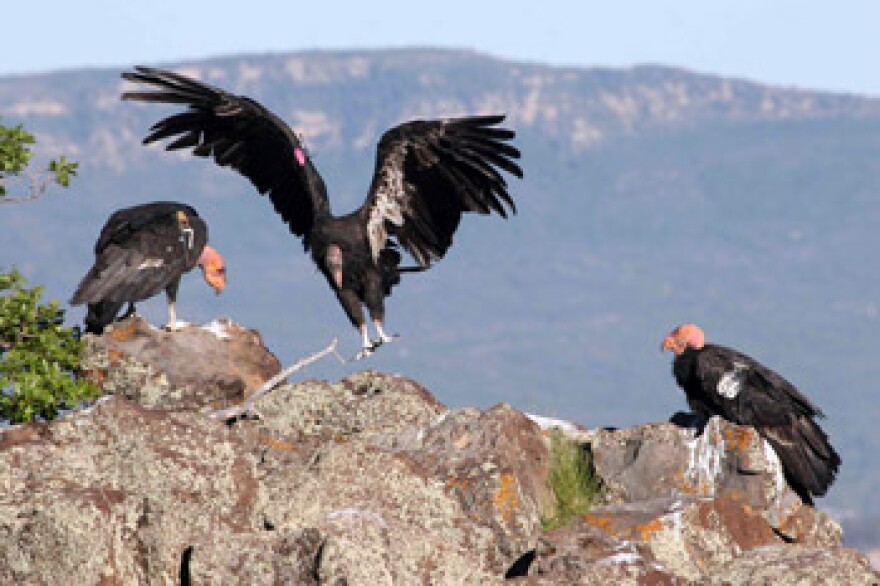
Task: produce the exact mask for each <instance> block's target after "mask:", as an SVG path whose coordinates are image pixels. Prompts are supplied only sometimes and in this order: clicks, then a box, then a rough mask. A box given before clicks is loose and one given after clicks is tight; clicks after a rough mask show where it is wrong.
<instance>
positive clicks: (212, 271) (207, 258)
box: [198, 245, 226, 295]
mask: <svg viewBox="0 0 880 586" xmlns="http://www.w3.org/2000/svg"><path fill="white" fill-rule="evenodd" d="M198 264H199V266H200V267H202V275H203V276H204V277H205V282H206V283H207V284H208V285H210V286H211V288H212V289H214V292H215V293H216V294H217V295H220V293H221V292H222V291H223V289H225V288H226V263H225V262H224V261H223V257H222V256H221V255H220V253H219V252H217V251H216V250H214V249H213V248H211V247H210V246H207V245H206V246H205V248H204V249H203V250H202V254H201V256H200V257H199V262H198Z"/></svg>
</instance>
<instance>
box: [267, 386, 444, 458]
mask: <svg viewBox="0 0 880 586" xmlns="http://www.w3.org/2000/svg"><path fill="white" fill-rule="evenodd" d="M255 408H256V410H257V411H258V412H259V413H260V414H261V415H262V418H261V421H260V424H259V427H260V428H262V429H265V430H266V431H267V432H268V433H271V434H273V435H275V436H276V437H282V438H284V439H286V440H304V439H311V440H320V441H326V440H331V439H334V438H343V437H348V436H352V435H363V436H366V435H381V434H395V433H397V432H399V431H403V430H406V429H419V428H422V427H426V426H427V425H429V424H430V423H431V422H432V421H434V420H435V419H436V418H437V417H438V416H440V415H442V414H443V413H445V412H447V411H448V409H447V408H446V407H445V406H444V405H442V404H440V403H439V402H438V401H437V400H436V399H435V398H434V397H433V395H431V393H429V392H428V391H427V390H425V389H424V388H423V387H422V386H421V385H419V384H418V383H416V382H415V381H413V380H411V379H408V378H405V377H402V376H394V375H389V374H383V373H378V372H375V371H364V372H359V373H357V374H354V375H352V376H349V377H347V378H344V379H342V380H341V381H339V382H338V383H335V384H331V383H328V382H325V381H314V380H309V381H304V382H299V383H296V384H285V385H281V386H279V387H277V388H275V389H274V390H273V391H272V392H270V393H268V394H266V395H264V396H263V397H261V398H260V399H259V400H258V401H257V402H256V405H255Z"/></svg>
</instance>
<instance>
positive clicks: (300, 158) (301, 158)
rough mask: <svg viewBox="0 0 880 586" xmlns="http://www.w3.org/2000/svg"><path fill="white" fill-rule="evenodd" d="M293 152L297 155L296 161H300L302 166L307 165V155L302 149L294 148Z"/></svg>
mask: <svg viewBox="0 0 880 586" xmlns="http://www.w3.org/2000/svg"><path fill="white" fill-rule="evenodd" d="M293 154H294V156H295V157H296V162H297V163H299V166H300V167H305V166H306V155H305V153H303V152H302V149H294V150H293Z"/></svg>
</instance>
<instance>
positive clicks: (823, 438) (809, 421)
mask: <svg viewBox="0 0 880 586" xmlns="http://www.w3.org/2000/svg"><path fill="white" fill-rule="evenodd" d="M704 340H705V336H704V334H703V331H702V330H701V329H700V328H699V327H697V326H695V325H693V324H685V325H682V326H679V327H678V328H676V329H675V330H673V331H672V332H671V333H670V334H669V335H668V336H666V338H665V339H664V340H663V346H662V348H663V349H664V350H672V352H674V353H675V355H676V356H675V360H674V361H673V365H672V371H673V374H674V375H675V380H676V381H677V382H678V385H679V386H680V387H681V388H682V389H684V392H685V395H686V396H687V401H688V404H689V405H690V407H691V409H693V410H694V411H696V412H697V413H699V414H700V415H702V416H703V417H705V418H709V417H711V416H712V415H720V416H721V417H723V418H724V419H727V420H728V421H731V422H733V423H737V424H739V425H748V426H751V427H754V428H755V430H757V432H758V433H759V434H760V435H761V437H763V438H764V439H766V440H767V442H769V443H770V445H771V446H772V447H773V450H774V451H775V452H776V454H777V455H778V456H779V460H780V461H781V462H782V467H783V470H784V471H785V476H786V478H787V479H788V483H789V485H790V486H791V487H792V488H793V489H794V490H795V492H797V493H798V495H799V496H800V497H801V499H803V501H804V502H805V503H808V504H811V503H812V497H813V496H823V495H824V494H825V493H826V492H827V491H828V487H830V486H831V483H833V482H834V477H835V476H836V475H837V469H838V468H839V467H840V463H841V461H840V456H839V455H838V454H837V452H835V451H834V448H833V447H831V444H830V443H829V442H828V436H827V435H825V432H824V431H822V428H820V427H819V425H818V424H817V423H816V421H815V419H816V418H818V417H824V415H823V414H822V412H821V411H820V410H819V408H818V407H816V406H815V405H813V403H812V402H810V400H809V399H807V398H806V397H805V396H804V395H802V394H801V392H800V391H798V390H797V389H796V388H795V387H794V385H792V384H791V383H790V382H788V381H787V380H785V379H784V378H782V377H781V376H779V375H778V374H776V373H775V372H773V371H772V370H770V369H769V368H767V367H766V366H764V365H762V364H760V363H759V362H757V361H756V360H754V359H753V358H750V357H749V356H746V355H745V354H742V353H740V352H737V351H736V350H732V349H730V348H726V347H724V346H717V345H715V344H706V343H705V342H704Z"/></svg>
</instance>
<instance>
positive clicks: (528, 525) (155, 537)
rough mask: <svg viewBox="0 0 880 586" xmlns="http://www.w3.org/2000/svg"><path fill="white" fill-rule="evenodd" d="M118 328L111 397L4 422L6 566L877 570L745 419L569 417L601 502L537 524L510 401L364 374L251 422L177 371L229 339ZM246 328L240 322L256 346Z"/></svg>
mask: <svg viewBox="0 0 880 586" xmlns="http://www.w3.org/2000/svg"><path fill="white" fill-rule="evenodd" d="M120 327H121V328H122V329H119V330H116V329H114V330H111V331H110V332H109V333H108V334H107V335H105V336H104V337H103V338H98V339H92V340H90V344H91V345H92V349H91V354H90V356H91V358H90V359H91V360H92V362H91V364H92V366H93V367H94V369H95V374H96V376H99V377H103V381H104V384H105V388H107V389H113V390H115V391H117V392H118V393H119V394H118V395H116V396H111V397H106V398H103V399H101V400H100V401H99V402H98V403H97V404H96V405H94V406H92V407H91V408H88V409H85V410H82V411H78V412H74V413H71V414H68V415H66V416H65V417H64V418H62V419H61V420H59V421H54V422H51V423H34V424H28V425H20V426H13V427H9V428H5V429H2V430H0V491H2V494H3V497H4V498H3V499H0V583H3V584H6V583H9V584H104V585H115V584H126V585H127V584H163V583H165V584H172V583H180V584H223V585H226V584H248V585H250V584H277V583H293V584H306V585H308V584H495V583H500V582H501V581H502V580H503V579H504V578H505V577H506V578H509V579H510V580H512V581H518V582H520V583H526V584H541V585H545V584H622V585H626V584H640V585H644V584H692V583H708V582H710V581H711V580H715V581H716V583H718V584H722V583H723V584H726V583H731V584H744V583H757V584H760V583H764V582H766V583H773V584H777V583H778V584H785V583H787V582H785V580H794V582H792V583H806V584H812V583H814V582H810V580H813V579H814V578H815V577H816V576H821V575H822V572H830V574H828V575H832V576H834V577H835V579H837V577H838V576H839V577H840V578H841V580H843V579H846V580H853V582H847V583H860V582H859V581H860V580H862V582H864V580H863V579H865V577H866V576H867V577H868V578H867V579H869V580H873V579H874V577H873V575H872V574H870V570H868V569H867V568H868V566H867V561H866V560H865V559H864V558H862V557H860V556H858V554H856V553H855V552H852V551H850V550H845V549H842V548H840V547H839V543H840V537H841V535H840V530H839V527H838V526H837V525H836V524H835V523H834V522H833V521H831V520H830V519H829V518H828V517H827V516H825V515H823V514H822V513H819V512H816V511H815V510H814V509H812V508H811V507H805V506H800V504H799V503H796V504H795V505H796V506H795V505H790V504H789V503H788V501H787V500H786V499H787V498H788V496H787V495H788V493H787V492H786V490H787V489H786V487H785V486H784V479H782V476H781V474H780V471H779V468H778V461H777V460H776V459H775V458H774V455H773V454H772V453H768V451H767V448H766V446H765V445H764V444H763V442H761V441H760V438H758V437H757V435H756V434H754V432H753V431H751V430H749V429H745V428H738V427H737V426H732V425H730V424H726V423H724V422H721V421H717V420H713V421H711V422H710V423H709V426H707V428H706V431H705V433H704V434H703V435H702V436H700V437H699V438H695V437H693V435H692V432H690V431H688V430H682V429H681V428H678V427H676V426H674V425H671V424H667V425H647V426H641V427H636V428H632V429H629V430H619V431H608V430H604V431H593V432H588V431H586V430H583V429H579V428H576V427H572V428H571V429H570V430H569V432H568V433H570V434H574V437H577V438H578V441H587V442H588V443H589V444H590V447H591V449H592V452H593V455H594V459H595V462H594V463H595V466H596V469H597V472H598V473H599V474H600V475H601V477H602V478H603V481H604V483H605V486H606V489H607V494H608V496H609V499H610V502H609V503H608V504H605V505H603V506H601V507H598V508H595V509H594V510H592V511H590V512H589V513H587V514H583V515H581V516H579V517H577V518H576V519H575V521H574V522H572V523H571V524H570V525H568V526H565V527H560V528H558V529H555V530H553V531H551V532H547V533H545V532H543V531H542V529H541V518H542V515H544V514H545V513H546V512H547V511H549V509H548V507H549V506H550V504H551V499H550V497H549V491H548V487H547V479H548V476H549V472H550V470H549V467H550V465H551V459H550V456H549V450H548V442H547V439H546V437H545V436H544V432H543V431H542V430H541V428H540V427H539V426H538V425H536V423H535V422H534V421H532V420H531V419H530V418H529V417H527V416H525V415H524V414H522V413H520V412H519V411H517V410H515V409H513V408H512V407H510V406H508V405H498V406H496V407H493V408H491V409H488V410H485V411H481V410H477V409H454V410H449V409H447V408H446V407H445V406H443V405H442V404H440V403H438V402H437V401H436V399H434V397H433V396H432V395H431V394H430V393H429V392H428V391H427V390H425V389H424V388H422V387H421V386H420V385H418V384H417V383H415V382H414V381H411V380H409V379H406V378H405V377H401V376H392V375H386V374H381V373H376V372H371V371H367V372H363V373H358V374H356V375H353V376H351V377H348V378H346V379H344V380H342V381H340V382H339V383H336V384H330V383H325V382H319V381H306V382H303V383H298V384H294V385H282V386H280V387H278V388H276V389H275V390H273V391H272V392H270V393H269V394H268V395H266V396H264V397H262V398H261V399H260V400H259V401H257V403H256V406H255V407H256V411H257V412H258V413H259V414H260V415H261V418H260V419H258V420H252V419H243V420H239V421H237V422H235V423H234V424H232V425H227V424H225V423H222V422H220V421H218V420H215V419H211V418H209V417H207V416H206V414H204V413H200V412H197V411H193V410H192V409H193V408H205V407H207V406H209V405H210V406H214V405H215V403H216V402H217V401H222V400H228V399H229V397H226V396H225V395H223V393H224V392H225V391H222V389H221V390H219V391H218V390H217V385H215V386H214V387H211V385H212V384H213V383H210V381H211V380H213V379H211V373H210V370H208V371H205V370H201V371H198V373H196V374H193V375H192V377H193V378H191V379H186V377H185V373H186V372H190V373H194V372H196V371H195V370H192V371H186V370H185V368H184V365H183V362H186V360H184V358H183V354H184V353H185V352H190V353H192V352H197V350H196V349H198V348H200V345H201V344H203V345H204V347H202V350H201V351H202V352H203V353H204V354H205V356H203V357H201V359H202V360H203V363H202V364H201V365H200V366H199V368H202V369H206V368H209V367H208V366H207V365H208V364H215V365H216V364H220V365H221V366H220V367H219V368H221V370H223V369H225V370H224V372H225V374H224V375H222V376H228V375H229V372H230V371H231V369H232V366H235V367H236V368H238V367H239V366H240V365H236V364H234V362H235V358H233V356H235V353H237V352H239V350H238V349H235V350H230V348H231V346H232V344H233V343H231V342H229V340H227V339H219V338H217V337H215V336H214V334H212V333H210V332H203V331H201V330H198V329H197V328H192V329H188V330H184V331H182V332H176V333H174V334H170V333H166V332H160V331H156V330H152V329H150V328H145V326H144V325H143V324H140V325H139V324H138V323H137V320H134V321H129V322H125V323H123V324H122V325H121V326H120ZM127 328H130V329H127ZM229 328H230V330H229V331H232V326H229ZM248 335H249V334H248V333H247V332H245V331H244V330H238V331H236V333H234V334H233V339H237V338H240V339H241V340H242V344H243V345H244V346H246V345H247V344H249V343H252V345H253V346H254V347H255V348H257V349H256V350H253V352H254V353H253V354H252V355H254V356H260V352H265V350H264V349H262V350H260V349H261V348H262V346H261V345H260V344H258V339H256V340H254V339H253V338H252V339H251V341H250V342H247V337H248ZM204 336H208V337H204ZM203 337H204V338H203ZM117 338H118V339H117ZM193 340H199V341H193ZM159 344H162V345H164V346H168V347H169V348H170V350H169V349H164V346H163V348H159V347H158V345H159ZM218 347H219V348H218ZM182 348H187V349H182ZM175 352H176V353H179V354H180V355H181V356H177V357H172V356H170V355H168V356H166V354H168V353H171V354H173V353H175ZM224 352H225V354H224ZM241 352H243V353H244V355H245V356H247V355H249V354H248V353H249V352H251V350H241ZM212 353H214V354H212ZM263 355H264V356H265V354H263ZM102 356H103V358H102ZM157 356H158V357H164V358H163V360H165V362H162V361H161V360H159V359H158V358H156V357H157ZM222 356H225V358H222V359H220V358H218V357H222ZM151 360H153V362H150V361H151ZM193 360H195V358H193ZM226 360H228V361H230V362H224V361H226ZM102 361H103V362H102ZM141 361H143V362H141ZM259 363H260V361H259V360H256V361H255V362H254V364H259ZM160 368H168V369H169V372H168V373H166V372H163V371H160V370H159V369H160ZM274 370H277V363H276V368H275V369H273V372H274ZM206 372H207V376H206ZM236 372H237V374H236V375H235V377H238V378H237V380H239V381H240V383H241V388H242V389H243V388H244V387H245V386H246V383H245V381H246V380H249V379H248V377H249V376H251V375H249V374H245V373H248V372H250V373H257V374H254V375H253V376H255V377H256V378H257V379H259V380H260V381H261V380H262V379H263V378H266V376H268V375H269V374H270V373H265V374H260V373H261V372H262V371H261V370H260V369H259V368H257V367H253V366H251V365H249V366H245V367H242V369H241V370H238V371H236ZM218 376H220V375H218ZM199 377H201V378H199ZM235 377H233V378H235ZM187 380H189V381H190V382H186V381H187ZM181 381H183V382H181ZM206 381H208V382H206ZM255 384H256V383H255ZM139 385H140V386H139ZM220 386H221V387H222V385H220ZM175 389H177V390H175ZM179 389H183V390H182V391H179ZM206 389H208V390H206ZM165 392H167V393H170V394H172V395H173V396H172V397H171V398H168V397H165V396H163V395H162V393H165ZM122 395H131V396H134V397H137V398H138V400H139V401H142V402H143V403H146V404H149V405H156V406H159V407H160V408H157V409H151V408H146V407H144V406H143V405H142V404H139V403H137V402H134V401H132V400H129V399H127V398H125V397H124V396H122ZM223 397H226V398H225V399H224V398H223ZM170 405H178V406H179V407H181V408H183V407H186V410H179V411H174V410H171V407H169V406H170ZM532 419H536V420H539V421H540V422H542V424H546V423H547V422H546V421H544V420H542V419H541V418H539V417H536V416H533V417H532ZM774 466H775V467H774ZM780 482H782V484H780ZM792 536H793V537H794V538H796V539H797V540H798V541H800V542H801V543H802V544H801V545H792V544H790V543H786V542H785V540H784V539H783V537H786V538H791V537H792ZM803 544H808V545H803ZM786 555H790V557H791V559H792V560H795V561H786V557H785V556H786ZM793 564H796V565H793ZM792 568H794V569H792ZM866 572H867V573H866ZM791 576H794V578H791ZM725 580H727V582H725ZM797 580H801V582H797ZM762 581H763V582H762Z"/></svg>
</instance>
